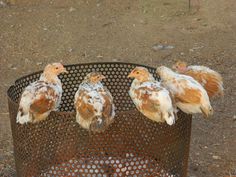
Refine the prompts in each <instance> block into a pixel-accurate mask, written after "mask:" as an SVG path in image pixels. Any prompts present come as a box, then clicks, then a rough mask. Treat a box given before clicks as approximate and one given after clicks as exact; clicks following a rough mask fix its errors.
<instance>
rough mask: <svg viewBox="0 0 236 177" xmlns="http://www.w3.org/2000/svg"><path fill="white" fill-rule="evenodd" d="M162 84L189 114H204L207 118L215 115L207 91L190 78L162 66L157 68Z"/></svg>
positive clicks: (177, 103)
mask: <svg viewBox="0 0 236 177" xmlns="http://www.w3.org/2000/svg"><path fill="white" fill-rule="evenodd" d="M157 74H158V75H159V76H160V77H161V80H162V81H161V83H162V84H163V85H164V86H165V87H166V88H167V89H168V90H169V91H170V92H171V93H172V95H173V96H174V99H175V103H176V105H177V107H178V108H180V109H181V110H182V111H183V112H185V113H187V114H193V113H203V114H204V116H205V117H209V116H210V115H212V114H213V109H212V107H211V104H210V101H209V97H208V95H207V92H206V90H205V89H204V88H203V87H202V86H201V84H199V83H198V82H197V81H196V80H194V79H193V78H192V77H190V76H186V75H182V74H178V73H175V72H174V71H172V70H171V69H169V68H167V67H165V66H161V67H158V68H157Z"/></svg>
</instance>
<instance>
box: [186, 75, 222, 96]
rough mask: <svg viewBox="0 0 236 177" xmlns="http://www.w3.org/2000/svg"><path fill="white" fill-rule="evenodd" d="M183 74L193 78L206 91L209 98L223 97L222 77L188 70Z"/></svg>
mask: <svg viewBox="0 0 236 177" xmlns="http://www.w3.org/2000/svg"><path fill="white" fill-rule="evenodd" d="M184 74H186V75H188V76H191V77H193V78H194V79H195V80H197V81H198V82H199V83H200V84H201V85H202V86H203V87H204V88H205V89H206V91H207V94H208V96H209V97H214V96H217V95H223V90H222V77H221V76H220V75H216V74H211V73H204V72H198V71H194V70H188V71H186V72H185V73H184Z"/></svg>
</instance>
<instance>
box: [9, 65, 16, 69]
mask: <svg viewBox="0 0 236 177" xmlns="http://www.w3.org/2000/svg"><path fill="white" fill-rule="evenodd" d="M8 68H10V69H13V70H16V69H17V67H16V66H15V65H13V64H9V65H8Z"/></svg>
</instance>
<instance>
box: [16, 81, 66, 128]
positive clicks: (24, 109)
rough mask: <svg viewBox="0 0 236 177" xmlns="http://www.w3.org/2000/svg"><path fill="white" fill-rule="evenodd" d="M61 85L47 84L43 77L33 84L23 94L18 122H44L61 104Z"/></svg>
mask: <svg viewBox="0 0 236 177" xmlns="http://www.w3.org/2000/svg"><path fill="white" fill-rule="evenodd" d="M61 96H62V86H61V83H60V82H59V83H47V82H46V81H45V79H44V78H43V77H41V78H40V80H38V81H36V82H33V83H31V84H30V85H29V86H27V87H26V88H25V90H24V92H23V93H22V96H21V99H20V103H19V112H18V114H17V122H18V123H20V124H24V123H27V122H38V121H41V120H44V119H45V118H46V117H47V116H48V115H49V113H50V112H51V111H52V110H56V109H57V108H58V107H59V105H60V102H61Z"/></svg>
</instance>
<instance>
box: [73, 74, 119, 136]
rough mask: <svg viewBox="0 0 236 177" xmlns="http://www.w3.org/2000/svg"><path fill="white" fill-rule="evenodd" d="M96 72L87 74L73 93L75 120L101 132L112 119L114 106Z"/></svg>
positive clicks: (89, 128)
mask: <svg viewBox="0 0 236 177" xmlns="http://www.w3.org/2000/svg"><path fill="white" fill-rule="evenodd" d="M104 78H105V76H103V75H102V74H100V73H98V72H92V73H90V74H88V75H87V76H86V77H85V79H84V81H83V82H82V83H81V84H80V86H79V89H78V91H77V92H76V94H75V102H74V104H75V109H76V121H77V122H78V123H79V124H80V125H81V126H82V127H83V128H85V129H87V130H89V131H92V132H102V131H104V130H106V128H107V127H108V126H109V125H110V124H111V123H112V122H113V121H114V117H115V106H114V103H113V97H112V95H111V93H110V92H109V90H108V89H107V88H106V87H105V86H103V84H102V83H101V80H102V79H104Z"/></svg>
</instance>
